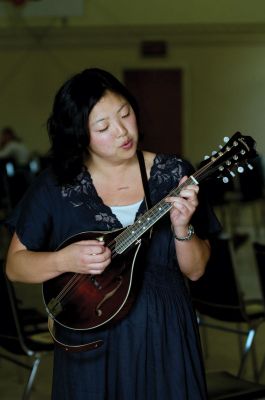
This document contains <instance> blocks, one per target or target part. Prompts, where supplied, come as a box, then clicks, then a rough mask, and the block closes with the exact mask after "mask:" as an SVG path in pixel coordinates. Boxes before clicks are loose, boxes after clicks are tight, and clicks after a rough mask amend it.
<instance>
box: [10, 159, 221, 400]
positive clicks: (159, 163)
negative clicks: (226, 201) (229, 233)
mask: <svg viewBox="0 0 265 400" xmlns="http://www.w3.org/2000/svg"><path fill="white" fill-rule="evenodd" d="M191 173H192V169H191V166H190V164H188V163H187V162H185V161H183V160H180V159H178V158H177V157H175V156H165V155H157V156H156V157H155V160H154V163H153V166H152V169H151V176H150V179H149V189H150V195H151V201H152V203H153V204H156V203H157V202H158V201H159V200H161V199H162V198H163V197H165V196H166V195H167V194H168V193H169V192H170V190H171V189H172V188H174V187H176V186H177V185H178V182H179V180H180V178H181V177H182V176H184V175H190V174H191ZM145 211H146V210H145V202H144V201H143V202H142V204H141V205H140V208H139V211H138V213H137V216H136V218H137V217H139V215H141V214H142V213H144V212H145ZM195 214H196V215H195V216H194V218H193V221H192V222H193V225H194V227H195V231H196V233H197V235H198V236H200V237H201V238H206V237H209V235H211V234H214V233H216V232H217V231H219V229H220V226H219V223H218V221H217V220H216V218H215V216H214V214H213V213H212V211H211V209H210V208H209V207H208V206H207V205H206V203H205V202H204V201H202V202H201V203H200V206H199V207H198V209H197V211H196V213H195ZM9 224H10V226H13V228H14V229H16V232H17V234H18V237H19V238H20V240H21V242H22V243H23V244H24V245H25V246H26V247H27V248H28V249H30V250H34V251H45V250H46V251H50V250H55V249H56V248H57V247H58V246H59V245H60V244H61V243H62V242H63V241H64V240H65V239H66V238H68V237H70V236H72V235H74V234H77V233H79V232H83V231H97V230H100V231H107V230H113V229H117V228H121V227H122V226H121V223H120V222H119V221H118V219H117V218H116V216H115V215H114V214H113V213H112V212H111V209H110V208H109V207H108V206H106V205H105V204H103V202H102V200H101V199H100V197H99V196H98V195H97V192H96V190H95V187H94V186H93V182H92V179H91V176H90V175H89V173H87V172H82V173H81V174H80V175H79V176H78V178H77V181H76V184H75V185H69V186H64V187H63V188H61V187H59V186H58V185H57V184H56V181H55V179H54V177H53V175H52V173H51V171H50V170H49V169H48V170H46V171H44V172H43V173H42V174H41V175H40V176H39V177H38V179H37V180H36V182H35V183H34V185H33V186H32V187H31V189H30V190H29V192H28V193H27V195H26V197H24V199H23V200H22V202H21V203H20V205H19V206H18V207H17V209H16V210H15V212H14V213H13V216H12V218H11V219H10V221H9ZM141 267H142V269H143V273H144V274H143V278H142V284H141V290H140V293H139V295H138V297H137V300H136V302H135V304H134V306H133V308H132V309H131V311H130V312H129V314H128V315H127V316H126V317H125V318H124V319H123V320H122V321H120V322H118V323H116V324H114V325H113V326H111V327H108V328H106V327H104V328H101V329H100V330H98V331H96V332H94V331H85V332H84V331H73V330H69V329H66V328H63V327H61V326H58V330H57V333H58V335H59V336H58V337H59V338H60V339H61V340H62V341H64V342H66V343H71V344H81V343H87V342H90V341H92V340H98V339H102V340H103V341H104V344H103V346H102V347H100V348H98V349H96V350H92V351H89V352H80V353H71V354H69V353H66V352H64V351H63V350H61V349H59V348H57V347H56V348H55V354H54V371H53V389H52V399H54V400H67V399H69V400H85V399H86V400H103V399H108V400H161V399H166V400H184V399H186V400H203V399H206V398H207V396H206V386H205V377H204V368H203V362H202V356H201V349H200V341H199V336H198V329H197V323H196V317H195V314H194V310H193V308H192V305H191V301H190V298H189V293H188V290H187V287H186V284H185V279H184V278H183V276H182V273H181V271H180V269H179V267H178V264H177V260H176V256H175V246H174V239H173V237H172V232H171V229H170V219H169V215H168V214H167V215H166V216H164V217H163V218H162V219H160V221H158V222H157V223H156V224H155V226H154V230H153V234H152V239H151V241H150V243H149V247H148V250H147V253H146V257H145V259H143V262H142V266H141Z"/></svg>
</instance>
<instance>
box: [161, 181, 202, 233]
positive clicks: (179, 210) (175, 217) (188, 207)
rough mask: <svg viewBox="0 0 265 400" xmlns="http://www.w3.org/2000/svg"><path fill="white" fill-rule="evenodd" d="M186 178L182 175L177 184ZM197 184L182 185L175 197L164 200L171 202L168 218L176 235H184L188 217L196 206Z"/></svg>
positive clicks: (188, 221) (189, 217)
mask: <svg viewBox="0 0 265 400" xmlns="http://www.w3.org/2000/svg"><path fill="white" fill-rule="evenodd" d="M187 179H188V177H187V176H184V177H183V178H182V179H181V180H180V182H179V185H181V184H183V183H184V182H185V181H186V180H187ZM198 192H199V186H198V185H187V186H184V187H183V189H182V190H181V191H180V194H179V196H177V197H167V199H166V201H167V202H169V203H172V206H173V207H172V208H171V210H170V219H171V223H172V226H173V228H174V232H175V234H176V235H178V234H179V236H183V233H184V236H185V232H186V233H187V228H188V225H189V223H190V219H191V217H192V215H193V214H194V212H195V210H196V208H197V206H198Z"/></svg>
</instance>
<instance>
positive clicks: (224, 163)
mask: <svg viewBox="0 0 265 400" xmlns="http://www.w3.org/2000/svg"><path fill="white" fill-rule="evenodd" d="M224 141H225V144H224V145H223V146H220V147H221V148H220V149H219V150H218V151H213V152H212V155H211V156H209V157H208V156H206V157H205V160H204V161H202V162H201V164H200V169H199V170H198V171H196V173H195V174H194V177H195V178H196V180H197V181H198V182H200V181H201V180H203V179H207V178H209V177H211V176H212V175H214V176H216V177H217V178H221V179H222V180H223V182H224V183H227V182H229V180H230V178H231V177H234V176H235V173H236V172H238V173H243V172H244V170H245V168H249V169H253V167H252V166H251V164H249V161H250V160H253V159H254V158H256V157H257V156H258V154H257V151H256V149H255V146H256V142H255V140H254V139H253V138H252V137H251V136H244V135H242V134H241V133H240V132H236V133H235V134H234V135H233V136H232V137H231V138H230V139H229V138H225V139H224Z"/></svg>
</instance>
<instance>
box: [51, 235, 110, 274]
mask: <svg viewBox="0 0 265 400" xmlns="http://www.w3.org/2000/svg"><path fill="white" fill-rule="evenodd" d="M58 255H60V267H59V268H60V272H61V273H63V272H75V273H80V274H92V275H99V274H101V273H102V272H103V271H104V270H105V268H106V267H107V266H108V265H109V264H110V262H111V251H110V249H109V248H108V247H106V246H104V242H99V241H98V240H81V241H79V242H75V243H72V244H70V245H68V246H67V247H64V248H63V249H61V250H58Z"/></svg>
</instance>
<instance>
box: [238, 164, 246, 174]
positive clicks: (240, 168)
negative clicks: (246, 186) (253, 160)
mask: <svg viewBox="0 0 265 400" xmlns="http://www.w3.org/2000/svg"><path fill="white" fill-rule="evenodd" d="M237 172H239V173H240V174H242V173H243V172H244V168H243V167H241V166H240V167H238V168H237Z"/></svg>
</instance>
